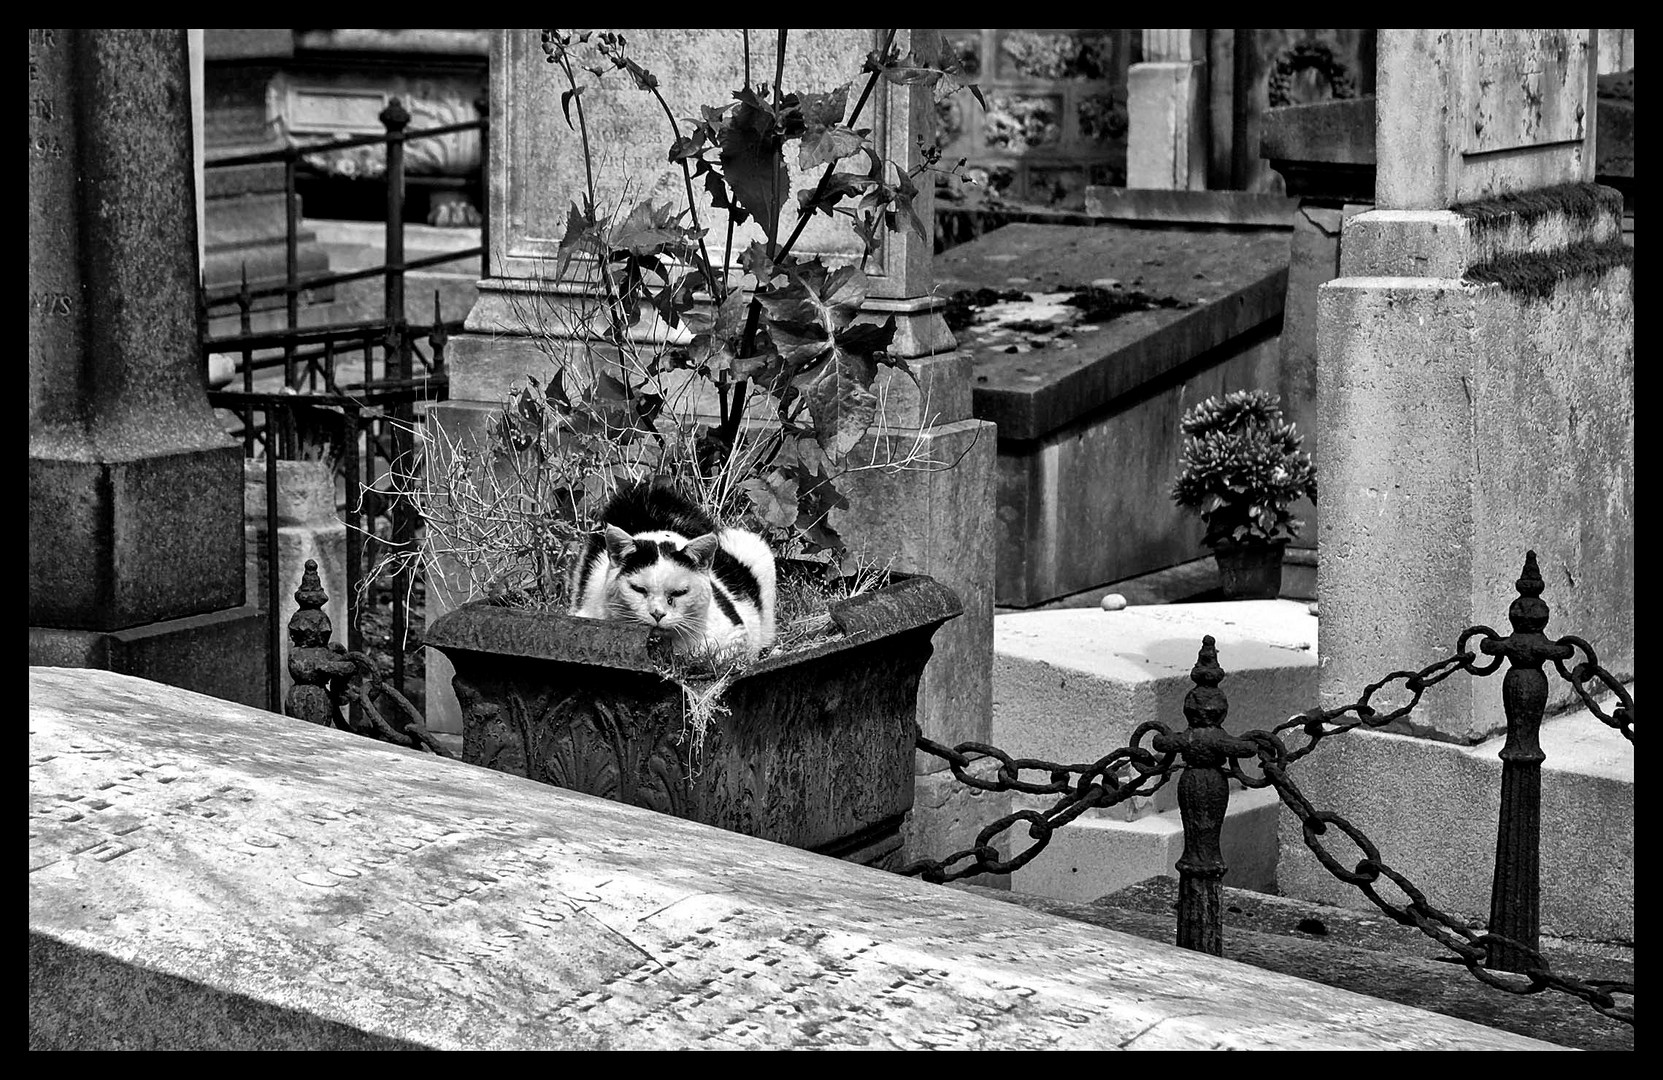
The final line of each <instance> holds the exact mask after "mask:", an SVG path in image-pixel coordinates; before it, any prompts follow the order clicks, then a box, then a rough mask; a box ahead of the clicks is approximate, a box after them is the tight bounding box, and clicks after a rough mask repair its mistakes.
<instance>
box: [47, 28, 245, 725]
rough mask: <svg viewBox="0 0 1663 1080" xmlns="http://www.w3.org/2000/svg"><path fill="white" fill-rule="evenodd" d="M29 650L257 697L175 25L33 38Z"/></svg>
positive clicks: (233, 473) (185, 69)
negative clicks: (202, 327)
mask: <svg viewBox="0 0 1663 1080" xmlns="http://www.w3.org/2000/svg"><path fill="white" fill-rule="evenodd" d="M29 34H30V38H29V44H30V49H29V53H30V55H29V77H30V90H31V95H30V137H29V144H30V155H29V164H30V176H29V181H30V182H29V279H30V335H29V624H30V635H29V656H30V661H29V662H30V663H31V664H62V665H70V666H92V667H107V668H111V669H113V670H117V671H123V672H127V673H129V674H135V675H144V676H146V677H150V678H155V679H158V680H160V681H164V682H170V683H173V684H174V685H178V686H184V687H187V688H190V689H197V690H202V691H204V692H208V693H216V694H218V695H219V696H224V697H228V698H231V699H233V700H239V701H245V702H248V703H250V704H261V703H263V701H264V693H265V685H264V676H263V674H262V672H263V671H264V652H263V650H264V642H263V638H262V637H261V631H262V628H263V624H262V623H261V621H260V620H259V618H258V617H257V616H256V615H255V614H254V613H253V612H252V611H251V610H245V609H243V608H242V606H241V605H242V603H243V565H242V509H241V504H242V464H241V456H242V454H241V450H240V449H239V448H238V447H237V446H236V445H235V444H234V443H233V442H232V441H231V439H229V438H228V437H227V436H226V435H225V433H224V432H223V431H222V430H221V429H220V426H219V424H218V422H217V421H216V419H215V416H214V412H213V410H212V409H211V408H210V407H209V406H208V401H207V397H206V394H205V392H204V389H203V379H202V372H201V360H200V345H199V343H198V340H197V339H198V329H199V328H198V315H197V303H196V289H197V263H196V208H195V195H194V188H195V185H194V184H193V182H192V162H191V124H190V73H189V62H188V57H187V47H186V36H185V31H183V30H31V31H30V32H29Z"/></svg>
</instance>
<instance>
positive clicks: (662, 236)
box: [612, 200, 688, 256]
mask: <svg viewBox="0 0 1663 1080" xmlns="http://www.w3.org/2000/svg"><path fill="white" fill-rule="evenodd" d="M675 221H676V215H675V213H674V212H673V211H672V210H671V208H670V206H669V204H665V205H664V206H661V207H655V206H653V205H652V202H651V200H643V201H642V202H640V203H638V204H636V206H635V209H633V210H631V211H630V212H629V217H627V218H625V219H624V223H623V224H622V225H620V226H618V229H617V232H616V233H614V234H613V237H612V246H613V247H615V248H620V249H623V250H625V251H628V252H630V253H632V254H634V255H640V256H645V255H651V254H653V253H654V252H658V251H662V250H663V249H664V248H666V247H674V246H676V245H677V244H679V243H681V242H682V241H683V240H685V239H686V236H687V232H688V230H686V229H683V228H682V227H681V226H679V225H677V224H676V223H675Z"/></svg>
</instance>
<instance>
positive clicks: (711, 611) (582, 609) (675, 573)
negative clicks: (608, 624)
mask: <svg viewBox="0 0 1663 1080" xmlns="http://www.w3.org/2000/svg"><path fill="white" fill-rule="evenodd" d="M600 520H601V523H602V525H603V526H604V528H602V530H601V531H599V532H596V533H593V534H591V535H590V537H589V540H588V543H587V544H586V546H585V547H584V551H583V555H582V558H580V559H579V560H578V564H577V566H576V567H574V568H573V570H572V578H571V583H570V584H571V590H570V595H571V598H572V613H573V614H575V615H582V616H586V617H588V618H591V619H629V620H633V621H635V622H639V623H643V624H645V625H647V626H656V627H659V628H661V629H663V630H665V631H666V632H668V633H669V634H670V637H671V640H672V642H673V647H674V649H675V651H676V652H678V653H695V654H702V655H710V656H724V657H731V656H735V655H744V656H747V657H754V656H756V655H757V653H759V652H761V651H762V650H763V649H765V648H767V647H768V646H769V645H771V644H773V641H774V553H773V552H772V551H771V550H769V548H768V545H767V544H766V543H765V542H764V541H763V539H762V537H760V536H758V535H757V534H755V533H753V532H750V531H748V530H745V529H731V528H730V529H722V530H720V531H718V530H717V529H716V525H715V522H714V521H712V520H711V518H710V515H708V514H706V513H705V512H704V511H702V510H700V509H699V508H698V507H697V506H695V505H694V504H693V503H692V502H691V501H689V500H688V499H686V498H685V497H683V496H682V495H680V494H679V493H678V492H676V491H675V490H673V489H672V488H670V487H669V486H668V485H665V484H663V483H657V484H649V483H644V482H643V483H640V484H636V485H634V486H632V487H629V488H625V489H623V490H621V491H619V492H618V493H617V494H616V495H615V496H613V498H612V501H611V502H609V503H607V505H606V509H604V510H603V511H601V516H600Z"/></svg>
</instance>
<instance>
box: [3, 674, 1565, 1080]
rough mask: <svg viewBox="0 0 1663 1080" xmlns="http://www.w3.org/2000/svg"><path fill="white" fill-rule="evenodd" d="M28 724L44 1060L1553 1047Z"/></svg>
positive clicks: (435, 786) (553, 821)
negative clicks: (431, 1051) (543, 1052)
mask: <svg viewBox="0 0 1663 1080" xmlns="http://www.w3.org/2000/svg"><path fill="white" fill-rule="evenodd" d="M29 699H30V710H31V715H30V721H29V726H30V732H31V734H30V749H29V755H30V835H31V839H30V851H29V868H30V873H29V923H30V973H29V986H30V1000H29V1026H30V1044H31V1046H32V1047H36V1048H51V1047H82V1048H89V1049H90V1048H102V1047H109V1048H115V1047H124V1048H151V1047H154V1048H161V1047H173V1048H181V1047H194V1048H218V1047H226V1048H229V1047H236V1048H238V1049H249V1048H255V1047H261V1048H264V1047H278V1046H282V1047H294V1048H300V1047H314V1048H322V1047H348V1046H351V1047H372V1046H373V1047H378V1048H392V1047H411V1046H426V1047H434V1048H440V1047H444V1048H457V1049H460V1048H464V1047H468V1048H479V1049H533V1048H547V1049H601V1048H620V1049H622V1048H630V1049H671V1048H683V1047H687V1048H691V1047H708V1048H711V1049H721V1048H735V1049H737V1048H746V1047H757V1048H762V1047H768V1048H783V1047H805V1048H806V1047H873V1048H881V1047H898V1048H899V1047H905V1048H914V1047H917V1048H923V1047H955V1048H956V1047H962V1048H965V1049H1000V1048H1042V1047H1056V1048H1080V1049H1087V1048H1102V1049H1114V1048H1126V1047H1136V1048H1140V1049H1178V1048H1203V1047H1240V1048H1249V1047H1263V1048H1280V1047H1296V1046H1297V1047H1301V1048H1335V1049H1341V1048H1345V1049H1377V1048H1386V1047H1404V1048H1408V1047H1414V1048H1419V1049H1427V1048H1439V1049H1456V1048H1463V1049H1465V1048H1471V1049H1479V1048H1485V1049H1501V1048H1507V1047H1513V1048H1519V1049H1526V1048H1528V1049H1538V1048H1544V1049H1545V1048H1546V1045H1545V1044H1542V1043H1538V1042H1537V1041H1535V1040H1531V1039H1526V1038H1521V1037H1519V1036H1515V1035H1510V1034H1506V1033H1502V1032H1497V1031H1494V1030H1490V1029H1487V1028H1482V1027H1479V1026H1477V1025H1474V1024H1470V1023H1467V1022H1464V1021H1459V1020H1454V1019H1451V1018H1448V1017H1444V1016H1439V1015H1436V1014H1432V1013H1427V1012H1424V1011H1421V1010H1418V1009H1414V1008H1408V1007H1404V1006H1400V1005H1395V1004H1390V1003H1386V1002H1382V1001H1379V1000H1376V999H1372V998H1368V997H1364V996H1362V995H1360V994H1355V993H1351V992H1348V991H1344V990H1336V989H1333V988H1330V987H1324V986H1319V985H1316V984H1314V983H1309V982H1305V981H1303V980H1300V979H1296V978H1291V977H1289V976H1285V975H1279V974H1275V973H1272V972H1266V971H1261V970H1258V969H1255V968H1249V967H1246V966H1243V965H1241V964H1237V963H1233V962H1231V961H1228V960H1222V959H1219V958H1215V957H1210V956H1205V955H1201V954H1198V953H1194V952H1187V951H1183V950H1178V949H1173V948H1170V947H1167V946H1164V945H1160V944H1157V943H1154V942H1149V941H1145V940H1142V939H1139V938H1134V937H1131V936H1128V935H1124V934H1121V933H1117V932H1115V931H1111V930H1105V929H1102V928H1098V927H1092V926H1086V925H1082V924H1080V923H1076V922H1071V921H1065V920H1060V919H1056V918H1054V917H1051V916H1047V915H1043V914H1039V913H1037V912H1029V911H1025V910H1022V909H1020V908H1017V907H1015V906H1013V905H1006V904H1002V903H1000V902H998V901H996V900H989V899H987V898H985V897H979V896H974V895H971V894H969V893H966V892H963V891H960V890H954V889H944V888H941V887H939V886H932V885H927V884H925V883H923V882H920V881H917V880H914V879H906V878H898V877H895V876H893V875H890V874H885V873H883V872H881V871H877V870H872V869H868V868H864V867H859V866H852V865H849V864H847V863H843V862H839V861H837V860H833V859H827V858H823V857H820V856H815V855H810V854H808V853H805V852H800V851H795V850H793V849H790V848H786V847H782V846H780V845H777V844H772V843H769V842H767V841H763V840H757V839H754V838H750V837H745V836H738V835H735V834H732V833H726V832H720V831H717V830H712V829H708V828H705V827H703V826H699V825H695V824H692V823H690V822H685V821H681V820H679V819H675V818H670V817H665V816H663V815H658V814H653V813H651V812H648V811H644V810H640V809H638V808H634V807H629V806H623V805H620V804H617V803H612V802H608V801H605V800H600V799H592V798H588V797H585V796H582V795H577V794H574V793H571V792H566V791H561V790H558V789H555V788H551V787H548V786H546V785H543V784H538V783H535V782H533V781H529V780H524V779H521V778H517V777H511V776H505V775H502V774H498V773H494V772H490V771H487V770H483V769H475V768H472V767H469V766H464V765H461V764H459V763H456V762H449V761H441V760H438V759H436V758H434V757H432V756H431V755H423V754H418V753H415V752H412V751H408V750H404V749H401V748H397V747H389V746H386V745H384V744H380V743H376V742H373V741H370V740H367V739H364V738H361V737H359V736H356V735H352V734H350V733H347V732H342V731H333V730H326V729H322V728H318V727H315V726H312V725H308V724H305V723H303V722H301V721H297V720H291V719H288V718H285V717H280V716H274V715H271V714H268V713H262V712H259V711H257V710H253V709H246V708H242V707H239V706H235V705H230V704H227V703H224V702H219V701H216V700H213V699H209V698H205V697H202V696H200V695H194V694H190V693H187V692H184V691H179V690H175V689H171V688H166V687H161V686H157V685H155V684H152V683H147V682H144V681H142V680H134V679H128V678H123V677H121V676H116V675H111V674H103V673H97V674H94V675H92V676H91V677H90V678H89V677H88V676H87V674H86V673H83V672H66V671H59V670H52V669H35V670H32V671H31V673H30V688H29Z"/></svg>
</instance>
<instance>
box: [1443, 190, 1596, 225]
mask: <svg viewBox="0 0 1663 1080" xmlns="http://www.w3.org/2000/svg"><path fill="white" fill-rule="evenodd" d="M1450 210H1452V211H1453V212H1455V213H1457V214H1460V215H1461V216H1462V217H1464V218H1467V219H1468V220H1470V221H1472V222H1473V223H1474V224H1476V225H1479V226H1484V225H1497V224H1501V223H1503V222H1506V221H1508V220H1510V219H1522V221H1523V223H1525V224H1529V223H1530V222H1531V221H1532V220H1533V219H1537V218H1543V217H1547V216H1549V215H1552V214H1563V215H1564V216H1565V217H1567V218H1569V219H1570V220H1571V221H1573V222H1577V223H1589V222H1592V221H1594V220H1595V219H1596V218H1598V217H1599V216H1600V215H1601V214H1617V215H1621V214H1622V212H1623V197H1622V193H1621V192H1619V191H1617V190H1615V189H1614V188H1608V187H1602V186H1601V185H1599V184H1558V185H1555V186H1554V187H1549V188H1540V189H1538V190H1536V191H1521V192H1515V193H1512V194H1508V195H1497V196H1495V197H1494V198H1490V199H1479V200H1477V201H1475V202H1469V203H1458V204H1456V205H1455V206H1452V207H1450Z"/></svg>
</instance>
